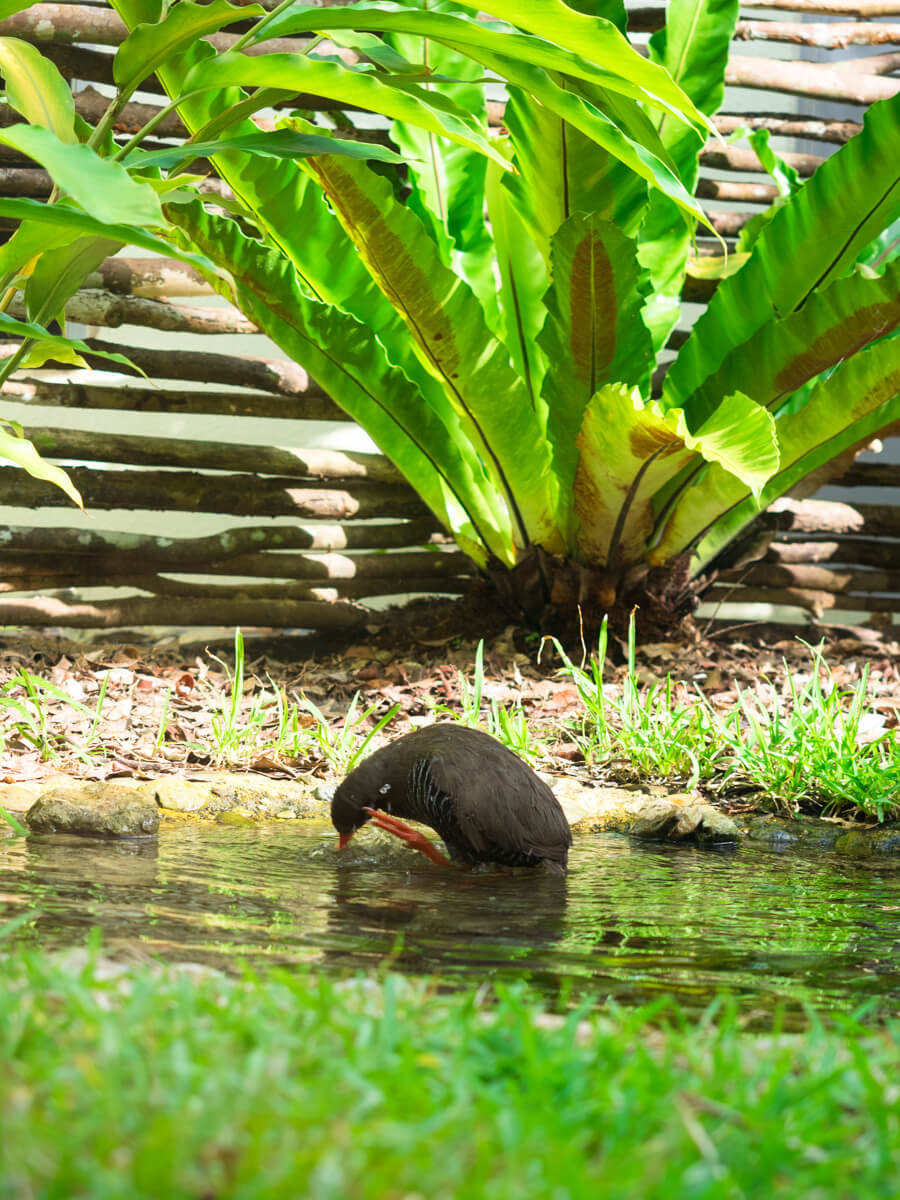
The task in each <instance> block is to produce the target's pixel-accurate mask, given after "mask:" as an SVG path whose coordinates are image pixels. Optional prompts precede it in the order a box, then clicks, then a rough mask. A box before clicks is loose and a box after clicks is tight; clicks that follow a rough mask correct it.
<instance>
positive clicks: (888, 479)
mask: <svg viewBox="0 0 900 1200" xmlns="http://www.w3.org/2000/svg"><path fill="white" fill-rule="evenodd" d="M833 483H834V485H835V486H836V487H879V488H883V487H894V488H895V487H900V466H897V465H896V464H895V463H873V462H867V463H860V462H858V463H854V464H853V466H851V467H849V468H848V470H847V471H845V472H844V474H843V475H842V476H841V477H840V479H835V480H833Z"/></svg>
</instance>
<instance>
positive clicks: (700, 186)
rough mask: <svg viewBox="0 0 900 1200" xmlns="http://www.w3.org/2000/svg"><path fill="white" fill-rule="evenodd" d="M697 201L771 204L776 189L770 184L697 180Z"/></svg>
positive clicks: (726, 180)
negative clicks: (735, 201)
mask: <svg viewBox="0 0 900 1200" xmlns="http://www.w3.org/2000/svg"><path fill="white" fill-rule="evenodd" d="M695 195H696V196H697V198H698V199H699V200H737V201H738V202H739V203H740V204H771V203H772V201H773V200H775V199H777V198H778V189H777V188H776V187H775V185H774V184H771V183H732V181H731V180H730V179H698V180H697V187H696V189H695Z"/></svg>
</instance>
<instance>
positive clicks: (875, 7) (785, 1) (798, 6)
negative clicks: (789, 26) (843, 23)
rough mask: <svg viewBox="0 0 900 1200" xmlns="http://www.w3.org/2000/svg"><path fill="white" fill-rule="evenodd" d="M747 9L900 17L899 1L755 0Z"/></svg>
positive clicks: (826, 14)
mask: <svg viewBox="0 0 900 1200" xmlns="http://www.w3.org/2000/svg"><path fill="white" fill-rule="evenodd" d="M747 8H777V9H780V10H787V11H789V12H802V13H818V14H820V15H821V16H823V17H861V18H864V19H865V18H869V17H900V3H898V0H753V2H752V3H748V4H747Z"/></svg>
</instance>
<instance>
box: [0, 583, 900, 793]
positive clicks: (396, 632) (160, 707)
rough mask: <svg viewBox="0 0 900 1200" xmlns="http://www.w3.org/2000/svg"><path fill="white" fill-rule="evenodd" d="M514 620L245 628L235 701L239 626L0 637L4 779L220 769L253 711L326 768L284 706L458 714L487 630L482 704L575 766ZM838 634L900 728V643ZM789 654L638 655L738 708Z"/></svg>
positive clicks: (545, 658) (687, 648)
mask: <svg viewBox="0 0 900 1200" xmlns="http://www.w3.org/2000/svg"><path fill="white" fill-rule="evenodd" d="M502 621H503V618H502V616H501V615H500V614H498V613H496V612H491V611H488V612H484V611H483V610H482V611H478V612H475V611H473V610H472V609H471V608H470V607H469V606H467V604H466V602H465V601H463V602H459V603H451V602H428V601H424V602H419V603H417V604H414V605H413V606H411V608H410V609H408V610H406V611H405V612H404V613H387V614H378V615H377V616H373V620H372V622H371V623H370V625H369V627H368V629H367V636H365V638H360V637H359V636H357V637H356V638H355V640H353V641H349V640H346V639H344V640H343V641H342V642H338V641H335V640H331V641H330V642H325V641H323V640H321V639H309V638H300V637H297V638H291V637H288V636H267V635H264V634H248V635H247V641H246V662H245V666H244V674H245V678H244V684H243V688H242V703H241V705H240V706H238V708H237V709H233V708H232V705H231V676H232V673H233V671H234V653H233V648H232V645H231V635H230V634H228V635H224V636H223V639H222V640H221V641H219V642H215V643H213V642H207V643H201V644H190V643H187V644H186V643H184V642H182V643H181V644H179V643H178V642H177V641H176V640H174V639H172V638H169V639H167V640H163V641H161V642H158V643H150V642H149V641H142V642H139V641H132V642H129V641H128V640H126V639H122V640H116V641H113V640H109V641H104V642H96V643H93V644H90V645H78V644H75V643H72V642H70V641H68V640H66V639H65V638H63V637H57V636H53V635H50V634H40V635H39V634H34V633H31V632H27V631H26V632H9V633H7V634H6V635H5V637H4V638H3V639H2V641H0V734H2V738H3V746H2V751H3V752H2V757H0V778H2V780H3V781H4V782H18V781H23V780H29V779H41V778H44V777H46V776H47V775H51V774H57V773H59V772H60V771H65V772H66V773H69V774H74V775H79V776H81V777H84V778H91V779H100V778H108V777H111V776H115V775H118V774H132V775H133V774H137V775H139V776H140V775H148V776H149V775H158V774H162V773H168V772H183V771H185V770H186V769H187V770H190V769H192V768H195V767H204V766H209V765H215V764H216V763H221V762H223V761H226V759H227V758H228V757H229V755H226V754H225V752H224V751H223V745H224V742H225V740H227V739H226V738H225V734H224V733H223V730H225V733H227V731H228V730H229V729H230V730H231V731H232V733H233V732H234V730H235V729H236V728H240V727H241V726H242V725H243V726H246V725H247V723H248V722H250V723H251V724H253V723H254V722H255V726H256V727H257V732H258V733H259V734H260V737H259V738H258V739H257V741H258V744H259V746H260V747H262V746H264V745H265V744H268V749H258V750H255V751H251V749H250V741H249V740H247V741H246V742H245V749H246V750H247V753H246V754H245V755H244V763H243V765H246V766H247V767H249V768H251V769H253V770H256V771H264V772H267V773H274V774H277V775H280V776H282V777H284V776H291V775H293V774H294V773H295V772H297V771H298V770H302V771H303V772H304V773H306V772H309V771H310V770H311V769H312V770H314V771H317V772H318V770H321V772H322V773H323V774H324V773H325V770H326V767H327V766H328V763H327V761H326V755H325V754H324V753H323V752H322V749H321V746H320V745H317V744H314V743H313V741H312V734H311V733H310V735H309V736H308V737H307V739H306V744H305V745H304V748H303V752H302V754H301V755H296V754H292V752H291V751H292V748H293V749H294V750H296V749H297V747H299V746H300V744H301V742H303V729H304V727H305V728H306V729H307V730H312V729H314V727H315V726H316V724H317V722H316V719H315V717H314V716H313V715H312V714H311V713H309V712H306V711H301V712H299V713H297V714H296V720H297V722H298V728H297V729H295V730H294V735H295V736H291V737H288V736H287V735H286V733H285V729H284V704H285V703H287V704H288V705H291V706H293V705H294V704H296V702H297V701H298V700H300V699H301V697H303V696H305V697H307V698H308V699H309V700H310V701H311V702H312V703H313V704H314V705H315V706H316V708H318V710H320V712H321V714H322V715H323V716H324V717H325V718H326V719H327V721H328V723H329V726H331V727H332V728H333V729H334V730H336V731H338V733H337V734H336V736H339V731H340V729H341V726H342V724H343V723H344V720H345V717H346V714H347V709H348V705H349V704H350V702H351V699H352V697H353V695H354V693H356V692H360V694H361V695H360V711H364V710H366V709H368V708H369V707H370V706H373V705H374V706H375V708H374V710H373V713H372V715H371V716H370V718H369V720H368V722H365V723H360V725H359V730H360V731H361V732H364V731H365V730H366V729H367V728H370V727H371V725H372V724H373V723H374V721H375V720H377V719H378V717H379V716H380V715H382V714H384V713H386V712H387V711H388V710H389V709H390V708H391V706H393V705H397V706H399V711H398V713H397V715H396V716H395V718H394V720H393V721H392V723H391V725H390V728H389V731H388V734H389V736H396V735H398V734H400V733H403V732H405V731H406V730H407V729H408V728H409V724H410V721H411V720H415V719H416V718H421V717H424V716H426V715H427V714H428V713H429V712H430V711H432V710H433V709H434V708H435V706H446V708H448V709H449V710H451V711H457V712H458V711H459V709H460V706H461V703H462V702H464V701H465V687H464V686H463V685H461V680H460V673H461V672H462V673H463V674H464V675H465V676H467V677H468V679H469V680H470V681H471V679H472V672H473V665H474V662H475V658H476V651H477V646H478V640H479V638H480V637H482V636H483V637H484V641H485V649H484V687H483V700H484V701H485V702H486V703H490V702H491V701H496V703H497V705H498V706H500V707H503V706H506V705H510V704H515V703H518V704H520V705H521V707H522V709H523V711H524V713H525V714H526V716H527V718H528V725H529V729H532V728H533V729H535V730H539V731H540V732H541V733H542V734H543V735H544V736H545V737H546V739H547V748H548V752H549V754H550V756H551V758H552V757H555V758H557V759H558V760H560V762H559V765H560V767H564V766H565V763H566V761H567V760H569V761H571V760H577V759H578V758H579V753H578V750H577V748H576V746H575V745H574V743H573V741H572V735H571V731H570V730H569V729H567V728H566V723H567V722H573V721H576V720H577V719H578V718H579V717H580V715H581V712H582V709H581V707H580V705H579V701H578V694H577V692H576V689H575V687H574V686H573V684H572V682H571V681H570V680H569V679H567V678H565V677H560V675H559V674H558V670H559V667H560V658H559V655H558V654H557V653H556V650H555V648H554V647H553V645H552V644H551V643H545V644H544V646H543V647H541V642H540V639H539V638H538V637H537V636H536V635H534V634H531V633H528V632H525V631H523V630H521V629H519V628H517V627H515V626H511V625H504V624H503V623H502ZM842 632H843V633H844V634H845V636H838V637H834V638H832V639H831V640H829V641H827V642H826V646H825V654H826V659H827V661H828V663H829V665H830V667H831V670H832V676H833V681H834V684H835V686H837V687H848V688H851V687H853V686H854V685H855V684H856V683H857V681H858V680H859V678H860V676H861V674H862V672H863V671H864V670H865V669H866V668H868V671H869V684H868V694H869V696H870V698H871V702H872V706H873V708H874V711H875V714H876V717H877V720H878V723H879V725H880V727H881V729H882V730H883V729H893V728H896V726H897V714H898V710H900V674H898V662H900V647H898V645H897V643H896V642H894V641H890V640H887V639H886V638H884V637H882V636H880V635H877V634H874V633H872V632H871V631H861V632H860V633H858V634H852V631H849V630H848V631H842ZM863 639H865V640H863ZM809 640H810V641H811V642H812V641H816V640H817V635H815V634H813V635H810V636H809ZM587 649H589V647H588V648H587ZM568 652H569V654H570V656H571V657H572V658H573V660H574V661H575V662H576V663H577V662H580V661H581V660H582V658H583V655H584V653H585V648H583V647H581V646H569V647H568ZM539 655H540V661H538V658H539ZM783 660H784V661H786V662H787V664H788V665H789V667H790V671H791V674H792V675H794V676H795V677H797V678H799V679H801V680H802V679H803V678H804V677H805V676H808V674H809V664H810V655H809V651H808V650H807V648H806V646H805V645H803V643H802V642H800V641H799V640H797V639H796V638H794V637H786V636H784V632H783V631H781V630H779V629H778V628H777V627H774V628H773V627H768V628H765V627H735V628H734V630H733V631H728V630H725V631H721V632H719V633H718V635H717V636H715V637H714V638H702V637H699V636H698V638H697V640H696V642H695V643H694V644H693V645H679V644H676V643H674V642H671V643H670V642H660V643H651V644H645V645H643V646H641V647H639V649H638V652H637V660H636V665H637V675H638V678H639V680H640V682H641V683H642V684H652V683H655V682H659V681H662V680H664V679H665V677H666V676H667V675H671V676H672V678H673V680H675V681H678V682H679V684H681V683H683V684H684V685H685V687H684V688H683V689H682V690H681V691H680V695H681V696H683V697H687V696H688V695H689V693H690V691H691V690H692V689H693V688H694V687H695V686H696V687H699V688H701V689H702V690H703V692H704V694H705V695H706V696H707V697H708V699H709V700H710V701H711V702H712V704H713V705H714V706H715V708H716V709H717V710H720V711H723V712H725V711H729V710H730V709H732V708H733V707H734V705H735V703H736V701H737V697H738V691H737V689H738V688H741V689H747V688H755V689H757V691H758V692H759V693H760V694H761V696H762V697H763V699H768V700H769V701H771V702H777V700H778V696H779V693H780V692H781V691H783V689H784V688H785V687H786V686H787V684H786V679H787V676H786V675H785V673H784V672H783V670H782V664H783ZM625 673H626V664H625V646H624V644H622V643H621V642H620V641H618V640H617V639H615V638H611V639H610V645H609V651H608V655H607V661H606V664H605V670H604V680H605V682H606V683H607V684H609V685H611V687H612V688H613V689H615V690H617V689H618V688H619V687H620V686H621V683H622V680H623V678H624V676H625ZM279 693H280V694H281V704H282V707H281V708H279V701H278V697H279ZM614 694H615V691H614ZM279 721H281V726H279ZM229 753H230V752H229ZM230 757H231V761H232V763H234V762H235V761H237V758H236V757H235V756H234V755H230ZM237 757H240V756H239V755H238V756H237ZM331 765H332V766H333V765H334V757H333V756H332V763H331Z"/></svg>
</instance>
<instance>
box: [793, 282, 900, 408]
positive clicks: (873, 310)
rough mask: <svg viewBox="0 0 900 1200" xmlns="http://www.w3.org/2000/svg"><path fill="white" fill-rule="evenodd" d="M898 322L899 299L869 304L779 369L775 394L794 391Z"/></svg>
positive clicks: (887, 331)
mask: <svg viewBox="0 0 900 1200" xmlns="http://www.w3.org/2000/svg"><path fill="white" fill-rule="evenodd" d="M898 323H900V298H898V299H897V300H894V301H892V302H891V303H890V304H888V303H880V304H870V305H869V306H868V307H867V308H861V309H859V310H858V311H857V312H855V313H853V314H852V315H851V316H850V317H847V318H846V319H845V320H843V321H841V322H840V324H839V325H837V326H832V327H831V328H830V329H828V330H826V331H825V333H823V334H821V335H820V336H819V337H818V338H816V340H815V341H814V342H812V343H810V345H809V346H807V348H806V350H804V352H803V353H802V354H799V355H797V357H796V358H793V359H792V360H791V361H790V362H789V363H788V364H787V366H785V367H782V369H781V370H780V371H779V372H778V374H777V375H776V376H775V380H774V385H775V386H774V395H776V396H780V395H783V394H784V393H786V392H793V391H795V390H796V389H797V388H798V387H800V385H801V384H803V383H805V382H806V381H807V379H812V378H813V377H814V376H816V375H818V374H820V373H821V372H822V371H824V370H826V368H828V367H831V366H833V365H834V364H835V363H836V362H838V361H839V360H840V359H842V358H849V357H850V356H851V355H853V354H856V352H857V351H858V350H862V349H863V348H864V347H865V346H868V345H869V344H870V343H871V342H874V341H875V340H876V339H877V338H880V337H883V336H884V334H886V333H889V332H890V331H891V330H892V329H894V328H896V326H897V324H898Z"/></svg>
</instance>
